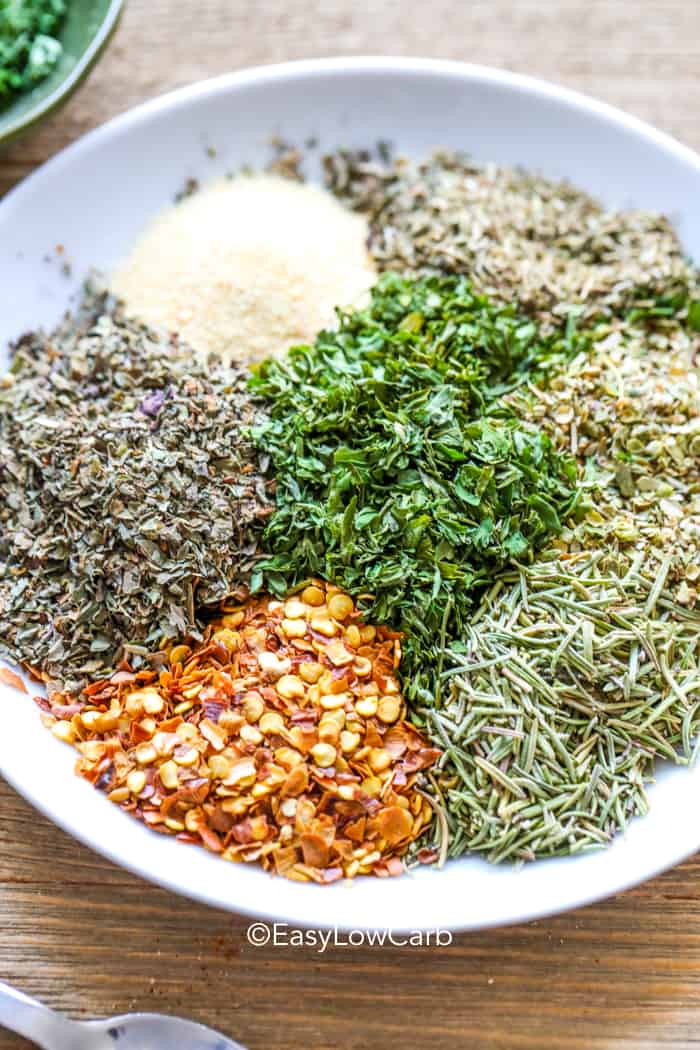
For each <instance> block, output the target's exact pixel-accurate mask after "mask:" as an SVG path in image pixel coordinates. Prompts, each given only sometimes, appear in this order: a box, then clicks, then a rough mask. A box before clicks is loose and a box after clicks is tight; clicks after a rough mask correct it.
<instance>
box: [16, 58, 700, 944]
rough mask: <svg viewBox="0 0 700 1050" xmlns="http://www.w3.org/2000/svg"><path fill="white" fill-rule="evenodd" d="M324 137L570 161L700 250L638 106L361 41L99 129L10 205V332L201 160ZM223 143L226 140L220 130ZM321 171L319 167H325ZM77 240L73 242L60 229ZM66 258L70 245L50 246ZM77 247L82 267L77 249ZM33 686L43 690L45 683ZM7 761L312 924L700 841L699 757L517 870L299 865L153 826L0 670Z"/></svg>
mask: <svg viewBox="0 0 700 1050" xmlns="http://www.w3.org/2000/svg"><path fill="white" fill-rule="evenodd" d="M273 133H274V134H278V135H280V136H281V137H282V138H284V139H286V140H287V141H290V142H292V143H303V142H305V141H306V140H307V139H309V138H310V137H311V136H315V137H317V138H318V139H319V141H320V146H321V149H328V148H331V147H335V146H343V145H349V146H366V145H368V144H374V143H376V142H377V141H378V140H380V139H389V140H390V141H391V142H392V143H394V144H395V145H396V147H397V148H398V149H399V151H400V152H404V153H408V154H413V155H420V154H425V153H427V152H428V151H430V150H431V149H432V148H433V147H435V146H440V145H444V146H448V147H453V148H459V149H463V150H466V151H468V152H469V153H471V154H473V155H474V156H475V157H476V158H477V159H479V160H484V161H486V160H495V161H501V162H506V163H510V164H522V165H524V166H526V167H528V168H531V169H533V170H537V171H540V172H542V173H543V174H545V175H548V176H568V177H569V178H570V179H571V180H573V181H574V182H575V183H577V184H578V185H579V186H582V187H583V188H585V189H587V190H589V191H590V192H592V193H594V194H596V195H598V196H599V197H600V198H602V199H603V200H604V201H605V202H606V204H608V205H615V206H620V207H627V206H630V205H635V206H640V207H643V208H651V209H654V210H658V211H663V212H666V213H667V214H670V216H671V217H672V218H673V220H674V221H675V223H676V225H677V227H678V230H679V232H680V234H681V237H682V239H683V241H684V244H685V245H686V247H687V249H688V251H689V252H690V253H691V254H694V255H695V256H697V257H700V208H698V207H697V200H698V196H699V194H700V159H699V158H698V157H697V156H696V155H695V154H694V153H692V152H691V151H690V150H688V149H686V148H684V147H683V146H680V145H679V144H678V143H676V142H674V141H673V140H672V139H670V138H668V137H667V136H665V135H662V134H660V133H659V132H657V131H655V130H654V129H653V128H650V127H648V126H647V125H645V124H643V123H641V122H640V121H638V120H635V119H633V118H632V117H628V116H625V115H624V114H623V113H620V112H618V111H617V110H614V109H611V108H610V107H609V106H606V105H602V104H601V103H598V102H594V101H592V100H590V99H587V98H584V97H582V96H581V95H577V94H574V93H573V92H570V91H565V90H563V89H561V88H557V87H553V86H550V85H548V84H543V83H540V82H538V81H535V80H530V79H528V78H525V77H520V76H515V75H513V74H510V73H503V72H499V71H496V70H490V69H482V68H479V67H475V66H467V65H459V64H456V63H449V62H433V61H421V60H412V59H386V58H367V59H365V58H360V59H331V60H328V61H314V62H299V63H292V64H289V65H282V66H272V67H268V68H263V69H255V70H249V71H245V72H242V73H236V74H233V75H231V76H226V77H222V78H220V79H217V80H212V81H208V82H205V83H201V84H196V85H194V86H192V87H189V88H184V89H183V90H180V91H176V92H174V93H172V94H170V95H166V96H164V97H162V98H158V99H155V100H154V101H152V102H149V103H147V104H146V105H143V106H139V107H138V108H136V109H134V110H132V111H130V112H128V113H126V114H124V115H123V116H121V117H118V118H117V119H116V120H113V121H111V122H110V123H108V124H106V125H105V126H104V127H102V128H99V129H98V130H96V131H94V132H92V133H90V134H89V135H86V136H85V137H84V138H82V139H81V140H80V141H79V142H76V143H75V144H74V145H72V146H70V147H69V148H68V149H66V150H64V151H63V152H62V153H61V154H59V155H58V156H57V157H55V158H54V159H53V160H51V161H50V162H49V163H48V164H45V165H44V166H43V167H42V168H41V169H39V171H37V172H36V173H35V174H34V175H32V176H31V177H30V178H29V179H27V180H26V181H25V182H24V183H23V184H22V185H21V186H19V187H18V188H17V189H16V190H14V191H13V192H12V193H11V194H10V195H9V196H8V197H7V198H6V199H5V200H4V201H3V202H2V203H1V204H0V289H2V291H1V292H0V296H1V308H0V346H3V347H4V345H5V343H6V341H7V340H8V339H11V338H14V337H16V336H18V335H19V334H20V333H21V332H23V331H25V330H26V329H27V328H30V327H36V326H37V325H39V324H50V323H53V322H55V321H56V320H57V318H58V317H59V315H60V314H61V313H62V311H63V310H64V309H65V308H66V307H67V306H68V305H69V301H70V298H71V295H72V294H73V293H75V292H76V291H77V289H78V288H79V285H80V282H81V280H82V278H83V277H84V275H85V274H86V273H87V271H88V270H89V269H90V268H91V267H99V268H101V269H103V270H105V271H109V269H110V268H111V267H112V266H113V265H114V263H115V262H116V261H117V260H118V259H119V258H120V257H121V256H123V255H124V254H125V253H126V252H127V250H128V248H129V246H130V245H131V244H132V242H133V240H134V238H135V237H136V235H137V234H138V232H139V231H140V230H141V228H142V226H143V225H144V223H145V222H146V220H147V219H148V218H149V217H151V216H152V215H153V214H154V212H156V211H157V210H158V209H160V208H162V207H163V206H164V205H165V204H167V203H168V202H169V201H171V200H172V199H173V197H174V195H175V193H176V192H177V191H178V190H179V189H180V188H181V187H182V185H183V183H184V181H185V179H186V177H189V176H194V177H197V178H200V179H206V178H209V177H213V176H216V175H221V174H222V173H224V172H226V171H228V170H230V169H231V168H235V167H237V166H238V165H240V164H241V163H243V162H248V163H250V164H252V165H261V164H263V163H265V162H266V161H267V160H269V140H270V136H271V135H272V134H273ZM209 146H213V147H215V149H216V151H217V152H216V156H215V157H214V158H212V157H210V156H209V155H208V154H207V147H209ZM312 174H313V172H312ZM57 245H64V246H65V249H64V254H63V255H61V256H58V257H57V256H56V255H55V247H56V246H57ZM47 255H48V256H50V257H52V258H53V259H54V262H53V263H51V262H47V261H45V260H46V257H47ZM63 260H68V261H69V262H70V264H71V267H72V276H71V277H67V276H66V275H65V274H64V273H63V272H62V269H61V265H60V264H61V262H62V261H63ZM30 688H33V689H34V691H36V690H35V687H31V686H30ZM0 703H1V704H2V712H3V718H2V731H1V732H0V771H2V774H3V775H4V776H5V777H6V778H7V780H9V781H10V783H11V784H13V785H14V787H15V788H16V789H17V790H18V791H19V792H20V793H21V794H22V795H24V797H25V798H27V799H28V800H29V801H30V802H32V803H33V804H34V805H35V806H36V807H37V808H38V809H40V810H41V811H42V812H43V813H45V814H46V815H47V816H48V817H49V818H50V819H51V820H53V821H55V823H57V824H58V825H60V826H61V827H62V828H64V829H65V830H66V831H68V832H69V833H70V834H72V835H74V836H75V837H76V838H78V839H80V840H81V841H83V842H85V843H86V844H87V845H89V846H91V847H93V849H95V850H97V851H98V852H100V853H102V854H104V855H105V856H106V857H109V858H110V859H112V860H114V861H115V862H116V863H118V864H121V865H123V866H124V867H126V868H129V869H130V870H132V871H134V872H136V873H137V874H139V875H142V876H143V877H144V878H147V879H150V880H152V881H153V882H157V883H160V884H162V885H164V886H167V887H169V888H171V889H173V890H175V891H177V892H179V893H182V894H185V895H188V896H190V897H194V898H196V899H198V900H202V901H205V902H207V903H209V904H212V905H217V906H219V907H221V908H226V909H229V910H231V911H237V912H244V913H246V914H251V915H257V916H264V917H268V918H275V919H279V920H286V921H288V922H290V923H298V924H307V925H313V926H323V927H328V926H333V925H337V926H339V927H342V928H345V929H348V928H361V927H365V928H368V927H393V928H395V929H403V930H405V929H431V928H435V927H443V928H448V927H449V928H452V929H473V928H478V927H484V926H491V925H496V924H501V923H512V922H518V921H521V920H525V919H533V918H535V917H537V916H541V915H545V914H547V913H551V912H555V911H560V910H563V909H566V908H572V907H576V906H578V905H581V904H585V903H587V902H589V901H593V900H596V899H598V898H601V897H605V896H607V895H609V894H613V893H617V892H619V891H620V890H623V889H625V888H626V887H628V886H631V885H633V884H634V883H638V882H640V881H642V880H643V879H646V878H649V876H651V875H653V874H655V873H656V872H659V871H661V870H662V869H664V868H667V867H669V866H670V865H672V864H675V863H677V862H678V861H680V860H681V859H683V858H684V857H686V856H687V855H688V854H690V853H691V852H693V851H694V850H696V849H698V848H699V847H700V822H699V821H698V818H697V816H695V815H694V814H697V811H698V802H699V801H700V769H694V770H691V771H688V770H683V769H677V768H674V769H663V770H662V771H661V772H660V774H659V778H658V783H657V784H656V785H654V787H653V788H652V789H651V791H650V796H651V813H650V815H649V816H647V817H645V818H644V819H642V820H636V821H634V822H633V824H632V825H631V826H630V828H629V830H628V831H627V832H626V834H624V835H622V836H620V837H619V838H618V839H617V840H616V841H615V843H614V844H613V846H612V847H611V848H609V849H608V850H603V851H600V852H596V853H591V854H588V855H585V856H580V857H576V858H567V859H560V860H545V861H540V862H538V863H536V864H530V865H527V866H525V867H523V868H520V869H515V868H512V867H507V866H503V867H500V868H494V867H491V866H489V865H488V864H487V863H486V862H484V861H483V860H480V859H478V858H476V857H475V858H469V859H464V860H460V861H455V862H451V863H449V864H448V865H447V867H446V868H445V869H444V870H442V871H434V870H429V869H425V870H421V871H420V872H416V873H415V874H411V875H407V876H404V877H403V878H399V879H388V880H380V879H360V880H356V881H355V882H354V883H352V884H350V885H345V884H336V885H334V886H330V887H317V886H315V885H302V884H298V883H289V882H287V881H285V880H284V879H273V878H270V877H269V876H267V875H265V874H264V873H263V872H262V871H260V870H258V869H257V868H253V867H245V866H243V865H233V864H227V863H225V862H222V861H221V860H218V859H217V858H216V857H214V856H213V855H212V854H209V853H207V852H205V851H204V850H201V849H197V848H195V847H186V846H182V845H180V844H179V843H176V842H174V841H173V840H170V839H166V838H164V837H161V836H159V835H156V834H153V833H151V832H149V831H147V830H146V829H145V828H144V827H143V826H141V825H140V824H138V823H136V822H135V821H133V820H131V819H130V818H128V817H127V816H125V815H124V814H123V813H122V812H121V811H120V810H119V809H118V808H117V807H116V806H113V805H111V804H110V803H109V802H107V801H106V799H105V798H104V797H103V796H102V795H101V794H99V793H98V792H96V791H94V790H93V789H92V788H90V787H89V786H88V785H87V784H86V783H85V782H84V781H81V780H79V779H78V778H77V777H75V776H74V774H73V772H72V770H73V764H74V757H75V755H74V752H73V751H72V750H71V749H69V748H68V747H66V746H65V745H62V744H59V743H58V742H57V741H56V740H55V739H54V738H53V737H52V736H51V734H50V733H48V732H46V730H44V729H43V727H42V726H41V723H40V721H39V716H38V712H37V709H36V707H35V706H34V704H33V703H32V702H31V701H30V700H29V699H28V698H27V697H25V696H22V695H21V694H19V693H17V692H15V691H13V690H11V689H9V688H7V687H5V686H2V685H0Z"/></svg>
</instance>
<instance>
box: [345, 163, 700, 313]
mask: <svg viewBox="0 0 700 1050" xmlns="http://www.w3.org/2000/svg"><path fill="white" fill-rule="evenodd" d="M324 166H325V173H326V183H327V185H328V186H329V188H330V189H331V190H332V191H333V192H334V193H336V195H337V196H338V197H340V199H341V200H343V201H345V202H346V203H347V204H348V205H349V206H351V207H353V208H355V209H356V210H358V211H360V212H362V213H363V214H365V215H366V216H367V218H368V220H369V223H370V227H371V235H370V242H369V247H370V251H371V253H372V255H373V257H374V260H375V263H376V265H377V267H378V268H379V269H380V270H396V271H399V272H403V273H415V272H416V271H426V270H427V271H429V272H440V273H464V274H467V275H468V277H469V279H470V281H471V282H472V284H473V286H474V288H475V289H476V291H478V292H484V293H486V294H487V295H492V296H496V297H497V298H499V299H501V300H503V301H505V302H519V303H520V304H521V306H522V307H523V308H524V309H525V310H527V311H528V312H531V313H533V314H534V315H535V316H536V317H537V319H538V320H539V322H540V323H542V324H545V325H547V326H549V327H552V326H556V325H558V324H560V323H561V321H562V318H563V317H565V316H566V315H567V313H568V312H569V311H570V309H571V307H572V306H575V305H576V306H579V307H580V308H581V315H582V319H583V320H584V321H590V320H591V319H592V318H594V317H599V316H611V315H615V314H619V313H620V312H621V311H622V310H624V309H626V307H627V306H628V305H630V304H631V303H633V302H634V301H635V300H636V299H637V298H638V297H639V296H640V294H641V295H642V296H643V297H649V296H651V297H654V296H657V295H659V294H663V295H679V294H680V295H681V296H682V297H683V298H687V297H689V296H690V298H691V300H698V299H699V298H700V292H699V291H698V281H697V275H696V272H695V271H694V270H693V268H692V267H691V266H690V265H689V263H688V262H687V261H686V258H685V255H684V252H683V249H682V247H681V245H680V242H679V240H678V237H677V235H676V233H675V231H674V229H673V227H672V226H671V224H670V223H669V222H668V220H667V219H665V218H663V217H662V216H660V215H655V214H652V213H647V212H643V211H624V212H620V211H609V212H608V211H605V210H604V209H603V208H602V207H601V206H600V204H598V203H597V202H596V201H595V200H593V199H592V198H591V197H589V196H588V194H586V193H584V192H582V191H581V190H579V189H577V188H576V187H574V186H572V185H571V184H569V183H566V182H553V181H550V180H548V179H545V178H542V177H540V176H538V175H533V174H531V173H529V172H526V171H523V170H522V169H516V168H508V167H501V166H498V165H495V164H489V165H483V166H482V165H478V164H475V163H474V162H472V161H470V160H468V159H466V158H465V157H464V156H462V155H459V154H456V153H451V152H448V151H440V152H437V153H435V154H434V155H433V156H432V157H429V158H428V159H426V160H424V161H421V162H418V163H416V162H409V161H406V160H402V159H398V160H388V159H387V158H386V157H384V158H381V157H380V158H379V159H378V160H374V159H372V158H371V157H370V156H369V154H368V153H367V152H365V151H355V152H353V151H340V152H337V153H335V154H331V155H329V156H327V157H325V158H324ZM693 309H694V310H695V311H696V312H700V303H697V302H696V303H695V306H694V308H693Z"/></svg>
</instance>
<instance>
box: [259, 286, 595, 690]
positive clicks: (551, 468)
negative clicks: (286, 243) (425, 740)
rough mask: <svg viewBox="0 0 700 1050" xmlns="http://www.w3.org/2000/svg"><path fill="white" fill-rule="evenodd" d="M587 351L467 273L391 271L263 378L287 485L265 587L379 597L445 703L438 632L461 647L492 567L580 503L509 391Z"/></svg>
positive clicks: (411, 672)
mask: <svg viewBox="0 0 700 1050" xmlns="http://www.w3.org/2000/svg"><path fill="white" fill-rule="evenodd" d="M576 344H577V337H576V334H575V330H570V331H569V333H568V334H567V335H561V334H558V335H552V336H548V337H546V338H540V336H539V335H538V331H537V328H536V326H535V325H534V324H533V323H532V322H530V321H528V320H523V319H522V318H521V317H519V316H518V314H517V313H516V311H515V310H514V308H512V307H510V306H502V305H496V304H494V303H492V302H491V301H490V300H489V299H488V298H487V297H486V296H482V295H476V294H475V293H474V292H473V291H472V289H471V287H470V285H469V282H468V281H467V280H466V279H465V278H462V277H448V278H437V277H429V278H422V279H418V280H409V279H403V278H400V277H398V276H396V275H394V274H387V275H385V276H384V277H383V278H382V279H381V280H380V282H379V284H378V285H377V287H376V288H375V289H374V290H373V293H372V297H371V303H370V305H369V307H368V308H367V309H365V310H360V311H357V312H354V313H346V314H341V315H340V326H339V329H338V330H337V331H327V332H323V333H321V335H320V336H319V337H318V339H317V340H316V343H315V344H314V345H313V346H307V347H297V348H295V349H294V350H292V351H291V352H290V354H289V356H288V357H287V358H286V359H285V360H279V361H278V360H275V361H268V362H266V363H265V364H264V365H263V366H262V367H261V368H260V369H259V371H258V373H257V375H256V376H254V378H253V379H252V380H251V386H252V388H253V390H254V391H255V392H256V393H259V394H262V395H263V396H264V397H266V398H267V399H268V401H269V410H270V414H271V418H270V420H269V421H268V422H266V423H264V424H263V425H262V426H260V427H258V428H257V430H256V431H255V435H254V436H255V438H256V440H257V441H258V443H259V445H260V446H261V448H262V450H263V451H264V452H265V453H266V454H268V455H269V456H270V458H271V463H272V468H273V471H274V474H275V477H276V485H277V489H276V500H277V506H276V511H275V513H274V514H273V515H272V517H271V520H270V524H269V527H268V529H267V531H266V534H265V539H266V544H267V549H268V550H269V551H270V552H271V556H270V557H269V558H268V559H267V560H266V561H264V562H263V563H262V565H261V568H262V569H263V572H264V574H265V581H266V583H267V585H268V586H269V587H270V588H271V589H272V590H274V591H275V592H276V593H283V592H285V591H286V590H287V589H288V588H289V586H291V585H294V584H296V583H298V582H299V581H300V580H303V579H304V578H306V577H309V576H313V575H319V576H322V577H324V578H326V579H329V580H331V581H333V582H334V583H337V584H338V585H340V586H342V587H343V588H345V589H346V590H348V591H349V592H350V593H351V594H353V595H359V594H367V593H369V594H371V595H372V596H373V597H372V599H371V605H370V608H371V615H372V616H373V617H374V618H376V619H378V620H379V621H381V622H387V623H391V624H393V625H395V626H397V627H400V628H401V629H402V630H404V631H406V635H407V638H406V644H405V647H404V649H405V662H404V672H405V683H406V695H407V696H408V698H409V699H413V700H415V699H416V698H419V697H420V698H422V699H425V698H427V697H429V696H433V695H434V689H435V674H436V667H437V666H438V664H439V657H438V653H439V649H440V644H441V637H442V638H445V637H447V638H455V637H458V636H459V635H460V633H461V631H462V630H463V629H464V626H465V624H466V622H467V618H468V614H469V611H470V610H471V608H472V606H473V601H474V598H475V595H476V594H477V593H478V591H479V589H481V588H483V586H484V585H485V584H486V583H487V582H488V580H489V578H490V575H491V574H492V572H493V571H494V570H495V569H497V568H499V567H501V566H503V565H504V564H505V563H507V562H509V561H512V560H513V559H514V558H518V559H523V558H526V557H527V555H528V553H529V552H530V551H532V550H533V549H534V548H536V547H538V546H540V545H541V544H542V543H543V542H545V541H546V540H547V539H548V538H549V537H550V536H551V534H552V533H555V532H557V531H559V529H560V527H561V524H560V523H561V522H562V521H564V520H565V519H566V518H568V517H569V516H570V515H571V514H572V512H573V511H574V509H575V507H576V505H577V501H578V492H577V489H576V485H575V468H574V465H573V463H572V462H571V461H570V460H569V459H568V458H567V457H566V456H565V455H563V454H561V453H558V452H555V451H554V449H553V448H552V445H551V442H550V439H549V438H548V437H547V436H546V435H544V434H537V433H534V432H532V431H530V432H527V431H526V430H525V429H524V428H523V427H521V426H520V424H519V422H518V419H517V417H516V416H515V415H514V414H513V412H512V411H511V410H509V409H508V408H507V407H506V406H505V403H504V402H503V400H502V399H501V397H500V395H501V394H502V393H503V392H504V391H505V390H507V389H512V387H513V386H514V385H517V384H518V383H520V382H522V381H524V380H525V379H526V378H527V377H528V375H532V374H534V373H535V372H537V371H540V370H542V369H543V368H547V367H548V366H549V365H551V362H552V361H553V360H555V359H559V358H562V357H564V356H566V355H567V354H569V353H570V352H571V350H572V349H573V348H574V347H575V345H576Z"/></svg>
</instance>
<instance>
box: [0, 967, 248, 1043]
mask: <svg viewBox="0 0 700 1050" xmlns="http://www.w3.org/2000/svg"><path fill="white" fill-rule="evenodd" d="M0 1025H4V1026H5V1028H9V1029H10V1031H11V1032H16V1033H17V1035H23V1036H24V1037H25V1038H26V1039H31V1040H32V1041H33V1042H34V1043H36V1044H37V1046H40V1047H43V1050H245V1047H243V1046H241V1044H240V1043H234V1041H233V1040H232V1039H227V1038H226V1036H224V1035H220V1034H219V1032H214V1031H213V1030H212V1029H211V1028H206V1027H205V1026H204V1025H203V1024H196V1023H195V1022H194V1021H183V1020H182V1019H181V1018H179V1017H165V1016H164V1015H163V1014H123V1015H122V1016H121V1017H108V1018H106V1019H105V1020H104V1021H69V1020H68V1018H67V1017H63V1016H62V1015H61V1014H57V1013H54V1011H53V1010H49V1008H48V1007H46V1006H42V1004H41V1003H38V1002H36V1000H35V999H30V998H29V997H28V996H26V995H23V994H22V993H21V992H18V991H16V990H15V989H14V988H11V987H10V985H9V984H3V983H2V981H0Z"/></svg>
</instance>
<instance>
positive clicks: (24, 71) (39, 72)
mask: <svg viewBox="0 0 700 1050" xmlns="http://www.w3.org/2000/svg"><path fill="white" fill-rule="evenodd" d="M65 12H66V2H65V0H0V106H1V105H3V103H6V102H8V101H10V99H11V98H13V97H14V96H15V95H16V94H18V93H19V92H21V91H26V90H28V89H29V88H31V87H33V86H34V84H37V83H38V82H39V81H40V80H43V79H44V78H45V77H47V76H48V74H49V73H50V72H51V70H52V69H53V68H54V67H55V66H56V64H57V62H58V61H59V59H60V57H61V55H62V53H63V48H62V46H61V44H60V43H59V41H58V40H56V39H55V35H54V34H55V32H56V30H57V29H58V28H59V26H60V23H61V21H62V19H63V16H64V15H65Z"/></svg>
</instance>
